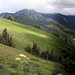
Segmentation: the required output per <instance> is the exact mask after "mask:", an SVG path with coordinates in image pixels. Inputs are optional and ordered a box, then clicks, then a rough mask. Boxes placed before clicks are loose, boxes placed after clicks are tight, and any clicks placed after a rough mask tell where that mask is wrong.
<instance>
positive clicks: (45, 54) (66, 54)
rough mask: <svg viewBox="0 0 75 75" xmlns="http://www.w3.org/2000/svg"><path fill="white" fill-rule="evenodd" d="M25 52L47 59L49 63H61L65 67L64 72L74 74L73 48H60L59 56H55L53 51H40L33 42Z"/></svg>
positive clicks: (74, 57)
mask: <svg viewBox="0 0 75 75" xmlns="http://www.w3.org/2000/svg"><path fill="white" fill-rule="evenodd" d="M24 49H25V51H27V52H28V53H31V54H33V55H35V56H38V57H41V58H43V59H47V60H50V61H54V62H58V63H61V64H63V65H64V66H65V68H64V69H65V70H66V71H67V72H68V73H71V74H72V75H74V74H75V72H74V71H75V67H74V60H75V48H74V47H72V46H71V47H68V48H66V49H65V48H60V54H59V55H55V54H54V51H53V49H51V51H50V50H49V48H48V47H47V50H46V51H42V52H41V51H40V47H39V46H38V45H37V43H35V42H33V46H32V47H31V45H28V46H26V47H25V48H24Z"/></svg>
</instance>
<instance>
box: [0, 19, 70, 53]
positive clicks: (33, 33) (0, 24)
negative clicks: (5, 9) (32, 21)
mask: <svg viewBox="0 0 75 75" xmlns="http://www.w3.org/2000/svg"><path fill="white" fill-rule="evenodd" d="M5 28H6V29H7V31H8V33H9V34H10V35H11V36H12V38H13V41H14V43H15V46H16V49H19V50H24V47H26V46H27V45H28V44H30V45H31V46H32V44H33V42H36V43H37V44H38V46H39V47H40V50H41V51H45V50H47V47H49V50H51V49H53V50H54V53H56V54H58V53H59V52H60V51H59V50H60V47H61V48H63V47H65V48H67V47H68V46H69V44H68V43H66V42H64V41H63V40H61V39H60V38H57V37H56V36H54V35H52V34H49V33H46V32H44V31H42V30H39V29H37V28H34V27H31V26H28V25H23V24H20V23H17V22H12V21H9V20H6V19H3V18H0V35H1V34H2V32H3V30H4V29H5Z"/></svg>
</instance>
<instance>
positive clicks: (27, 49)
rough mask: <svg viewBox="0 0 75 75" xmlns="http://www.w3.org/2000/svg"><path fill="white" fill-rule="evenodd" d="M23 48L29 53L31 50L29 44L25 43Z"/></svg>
mask: <svg viewBox="0 0 75 75" xmlns="http://www.w3.org/2000/svg"><path fill="white" fill-rule="evenodd" d="M24 49H25V51H26V52H28V53H31V52H32V49H31V45H27V46H26V47H25V48H24Z"/></svg>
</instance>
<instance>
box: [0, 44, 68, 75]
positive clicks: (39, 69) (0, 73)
mask: <svg viewBox="0 0 75 75" xmlns="http://www.w3.org/2000/svg"><path fill="white" fill-rule="evenodd" d="M19 54H24V55H26V56H27V57H28V58H29V59H30V60H29V63H27V64H28V65H25V67H27V68H28V71H27V72H26V74H27V75H33V74H37V75H53V74H56V73H57V74H58V73H61V74H63V75H67V73H66V72H65V70H64V69H63V68H64V66H62V65H61V64H59V63H56V62H51V61H46V60H43V59H41V58H37V57H34V56H32V55H30V54H28V53H26V52H23V51H21V50H17V49H14V48H10V47H7V46H4V45H1V44H0V75H6V74H7V75H11V74H12V73H13V74H14V75H15V74H16V73H18V75H24V71H23V70H22V69H21V68H22V67H20V65H21V64H18V62H17V61H16V60H15V58H16V57H17V56H18V55H19ZM12 64H18V67H17V66H16V67H15V68H14V67H11V66H12ZM25 64H26V63H25ZM35 64H37V65H35ZM1 65H2V66H3V68H2V69H1ZM34 65H35V66H34ZM22 66H23V65H22ZM19 68H20V69H19Z"/></svg>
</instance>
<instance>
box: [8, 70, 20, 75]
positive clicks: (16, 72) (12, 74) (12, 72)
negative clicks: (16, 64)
mask: <svg viewBox="0 0 75 75" xmlns="http://www.w3.org/2000/svg"><path fill="white" fill-rule="evenodd" d="M9 75H19V72H18V71H10V72H9Z"/></svg>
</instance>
